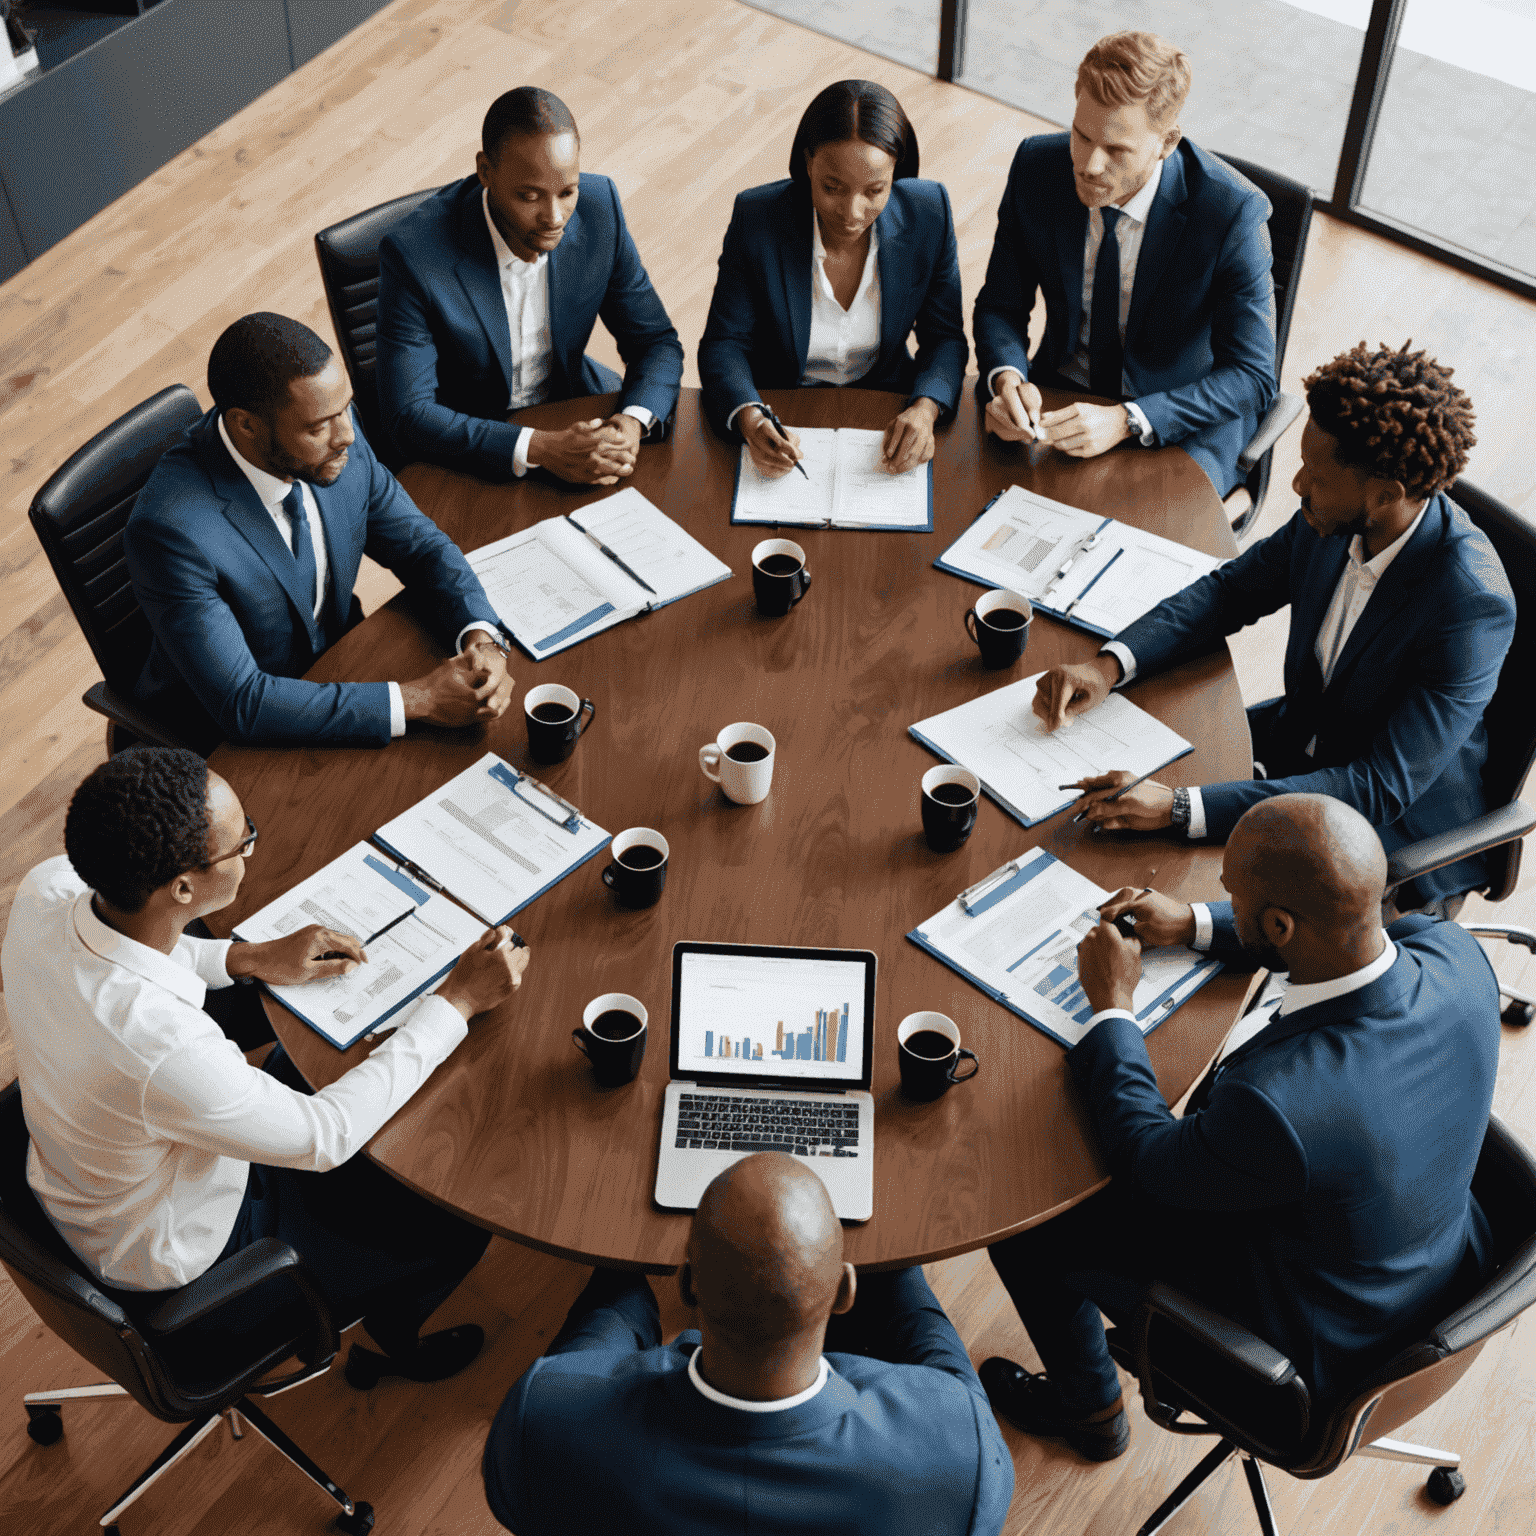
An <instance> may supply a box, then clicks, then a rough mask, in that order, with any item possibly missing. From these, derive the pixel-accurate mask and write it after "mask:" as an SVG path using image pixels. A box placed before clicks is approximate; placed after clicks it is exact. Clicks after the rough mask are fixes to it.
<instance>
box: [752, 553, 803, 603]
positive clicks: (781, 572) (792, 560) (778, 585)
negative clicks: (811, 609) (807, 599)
mask: <svg viewBox="0 0 1536 1536" xmlns="http://www.w3.org/2000/svg"><path fill="white" fill-rule="evenodd" d="M810 585H811V573H810V572H809V571H808V570H806V568H805V551H804V550H803V549H801V547H800V546H799V545H798V544H796V543H795V542H794V541H793V540H792V539H764V540H763V542H762V543H761V544H759V545H757V546H756V547H755V548H754V549H753V551H752V591H753V593H754V594H755V595H756V597H757V611H758V612H759V613H761V614H763V615H765V616H766V617H768V618H770V619H781V618H783V617H784V615H785V614H786V613H788V612H789V610H790V609H791V608H793V607H794V606H795V604H796V603H798V602H799V601H800V599H801V598H802V597H804V596H805V594H806V592H807V591H808V590H809V589H810Z"/></svg>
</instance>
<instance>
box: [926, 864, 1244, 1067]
mask: <svg viewBox="0 0 1536 1536" xmlns="http://www.w3.org/2000/svg"><path fill="white" fill-rule="evenodd" d="M984 884H985V887H986V894H985V895H984V896H982V897H981V898H980V899H973V900H971V901H969V902H967V900H966V898H965V897H964V896H957V897H956V898H955V899H954V900H953V901H952V902H950V904H949V905H948V906H947V907H945V908H944V910H943V911H942V912H935V913H934V915H933V916H932V917H930V918H929V919H928V920H927V921H926V922H922V923H919V924H918V925H917V927H916V928H914V929H913V930H912V931H911V932H910V933H909V934H908V935H907V937H908V938H909V939H911V940H912V942H913V943H914V944H917V945H920V946H921V947H922V948H923V949H926V950H927V951H928V952H929V954H931V955H934V956H936V957H937V958H938V959H940V960H942V961H943V962H944V963H945V965H947V966H949V967H951V969H953V970H956V971H958V972H959V973H960V974H961V975H962V976H964V977H965V978H966V980H968V981H971V982H974V983H975V984H976V985H977V986H978V987H980V988H981V990H982V991H983V992H985V993H987V994H988V996H990V997H993V998H995V999H996V1000H997V1001H998V1002H1000V1003H1001V1004H1002V1005H1003V1006H1004V1007H1005V1008H1008V1009H1011V1010H1012V1011H1013V1012H1014V1013H1016V1014H1018V1016H1019V1017H1020V1018H1021V1019H1024V1020H1026V1021H1027V1022H1029V1023H1030V1024H1033V1025H1034V1026H1035V1028H1036V1029H1038V1030H1041V1031H1042V1032H1043V1033H1045V1034H1047V1035H1049V1036H1050V1037H1051V1038H1052V1039H1053V1040H1059V1041H1060V1042H1061V1043H1062V1044H1063V1045H1065V1046H1068V1047H1070V1046H1074V1045H1076V1044H1077V1043H1078V1041H1079V1040H1081V1039H1082V1038H1083V1036H1084V1035H1085V1034H1087V1032H1088V1020H1089V1019H1091V1018H1092V1017H1093V1005H1092V1004H1091V1003H1090V1002H1089V1001H1088V999H1087V997H1086V996H1085V995H1084V994H1083V989H1082V986H1081V984H1080V983H1079V982H1078V978H1077V946H1078V945H1079V944H1080V943H1082V941H1083V937H1084V935H1085V934H1087V932H1088V930H1089V929H1090V928H1092V927H1094V926H1095V924H1097V923H1098V921H1099V912H1098V909H1099V906H1100V904H1101V903H1102V902H1105V901H1108V900H1109V897H1110V895H1111V892H1109V891H1106V890H1103V889H1102V888H1101V887H1099V886H1097V885H1095V884H1094V883H1093V881H1091V880H1089V879H1087V878H1086V877H1084V876H1083V875H1080V874H1078V872H1077V871H1076V870H1075V869H1073V868H1072V867H1071V866H1070V865H1068V864H1063V863H1062V862H1061V860H1060V859H1057V858H1055V857H1053V856H1052V855H1051V854H1049V853H1046V852H1045V850H1044V849H1036V850H1034V851H1033V852H1031V853H1027V854H1023V855H1021V856H1020V857H1019V858H1018V859H1015V860H1014V861H1013V862H1012V863H1011V864H1006V865H1004V866H1003V868H1002V869H1000V870H998V871H996V873H995V875H994V876H993V878H992V879H991V880H989V881H987V882H984ZM1221 968H1222V967H1221V961H1219V960H1212V959H1211V958H1210V957H1209V956H1208V955H1202V954H1200V953H1199V952H1198V951H1196V950H1193V949H1185V948H1183V947H1182V946H1179V945H1175V946H1170V947H1169V948H1166V949H1148V950H1144V951H1143V952H1142V956H1141V980H1140V981H1138V982H1137V983H1136V990H1135V992H1134V994H1133V995H1132V998H1131V1011H1132V1012H1133V1013H1134V1014H1135V1015H1136V1022H1137V1024H1138V1025H1140V1027H1141V1032H1142V1034H1147V1033H1148V1032H1149V1031H1151V1030H1153V1029H1156V1028H1157V1026H1158V1025H1159V1024H1161V1023H1162V1022H1163V1020H1164V1019H1166V1018H1167V1017H1168V1015H1169V1014H1170V1013H1172V1012H1173V1010H1174V1009H1175V1008H1177V1007H1178V1006H1179V1005H1180V1004H1181V1003H1183V1002H1186V1001H1188V999H1189V998H1191V997H1193V996H1194V994H1195V993H1196V992H1198V991H1199V990H1200V988H1201V987H1203V986H1204V985H1205V984H1206V982H1208V981H1209V980H1210V979H1211V977H1213V976H1214V975H1216V973H1217V972H1218V971H1220V970H1221Z"/></svg>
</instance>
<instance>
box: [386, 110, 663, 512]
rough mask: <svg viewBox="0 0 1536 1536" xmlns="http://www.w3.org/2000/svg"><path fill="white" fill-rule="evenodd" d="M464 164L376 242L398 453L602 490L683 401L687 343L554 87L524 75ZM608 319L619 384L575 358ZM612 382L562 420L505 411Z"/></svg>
mask: <svg viewBox="0 0 1536 1536" xmlns="http://www.w3.org/2000/svg"><path fill="white" fill-rule="evenodd" d="M481 145H482V147H481V150H480V152H479V153H478V154H477V155H476V156H475V174H474V175H473V176H468V177H466V178H465V179H464V180H463V181H460V182H455V183H453V185H451V186H447V187H444V188H443V189H442V191H440V192H438V193H436V194H435V195H434V196H432V197H429V198H428V199H427V200H426V201H425V202H424V203H423V204H422V205H421V206H420V207H419V208H418V209H417V210H416V211H415V212H414V213H413V214H412V215H411V216H410V217H409V218H407V219H405V220H403V221H402V222H401V224H400V225H399V226H398V227H397V228H396V229H394V230H393V231H392V232H391V233H390V234H388V235H386V236H385V238H384V240H383V242H382V244H381V246H380V249H379V372H378V382H379V405H380V409H381V411H382V414H383V418H384V421H385V424H386V428H387V430H388V431H389V432H390V433H391V434H392V435H393V437H394V441H395V445H396V447H397V448H398V449H399V451H400V452H401V453H402V454H404V455H406V456H407V457H410V458H418V459H426V460H428V461H429V462H431V463H434V464H445V465H447V466H448V468H450V469H458V470H462V471H464V472H465V473H466V474H471V475H477V476H479V478H480V479H482V480H510V479H512V478H513V477H514V476H522V475H525V474H526V473H527V472H528V470H530V469H535V468H543V469H546V470H548V471H550V472H551V473H552V474H556V475H558V476H560V478H561V479H563V480H572V481H577V482H579V483H581V484H597V485H611V484H613V483H614V482H615V481H616V480H617V479H618V478H619V477H620V476H622V475H627V474H629V473H630V472H631V471H632V470H633V469H634V465H635V455H636V453H637V452H638V451H639V448H640V444H641V442H642V440H645V439H649V440H652V441H655V440H658V439H660V438H662V437H664V436H665V435H666V434H667V432H668V431H669V430H670V427H671V421H672V416H673V413H674V412H675V410H676V408H677V389H678V384H679V383H680V382H681V380H682V377H683V348H682V345H681V343H680V342H679V341H678V339H677V331H676V330H675V329H674V328H673V325H672V322H671V321H670V320H669V319H668V318H667V312H666V310H665V309H664V308H662V303H661V300H660V299H659V298H657V296H656V291H655V289H653V288H652V287H651V280H650V278H649V277H647V276H646V272H645V268H644V267H643V266H642V265H641V262H640V253H639V252H638V251H637V250H636V249H635V242H634V241H633V240H632V239H631V238H630V234H629V229H628V228H627V226H626V225H625V223H624V210H623V209H622V208H621V207H620V206H619V194H618V191H617V189H616V188H615V187H614V185H613V183H612V182H611V181H610V180H609V179H608V178H607V177H606V176H584V175H582V174H581V168H580V154H581V142H580V138H579V136H578V135H577V132H576V122H575V119H574V118H572V116H571V113H570V110H569V108H567V107H566V105H565V103H564V102H562V101H561V100H560V99H559V97H557V96H553V95H551V94H550V93H549V92H548V91H545V90H540V89H539V88H538V87H537V86H530V85H525V86H519V87H518V88H517V89H516V90H514V91H508V92H507V93H506V94H505V95H503V96H500V97H498V98H497V99H496V101H494V102H493V103H492V104H491V109H490V111H489V112H487V113H486V115H485V124H484V127H483V128H482V130H481ZM599 316H601V318H602V321H603V324H604V325H605V326H607V328H608V330H609V331H610V332H611V333H612V335H613V338H614V340H615V341H616V342H617V343H618V346H619V353H620V355H621V356H622V357H623V359H624V363H625V372H624V378H623V380H622V381H621V380H620V378H619V376H618V375H617V374H616V373H614V371H613V370H612V369H611V368H605V367H604V366H603V365H602V364H601V363H597V362H594V361H593V360H592V359H591V358H590V357H586V356H584V355H583V349H584V348H585V347H586V345H587V342H588V340H589V339H590V338H591V335H592V327H593V326H594V325H595V324H596V322H597V320H598V318H599ZM613 390H618V391H619V392H620V393H619V409H618V411H617V412H616V413H615V414H614V415H612V416H610V417H608V419H607V420H606V421H604V420H603V419H602V418H600V417H598V418H594V419H593V420H591V421H582V422H578V423H576V425H575V426H572V427H569V428H567V429H566V430H564V431H560V432H542V431H534V430H532V429H531V428H528V427H520V426H518V425H516V424H515V423H513V422H510V421H509V420H508V419H507V418H508V413H509V412H512V411H518V410H521V409H522V408H523V407H524V406H529V405H537V404H539V403H540V402H541V401H544V400H571V399H576V398H578V397H580V396H583V395H599V394H605V393H608V392H610V391H613Z"/></svg>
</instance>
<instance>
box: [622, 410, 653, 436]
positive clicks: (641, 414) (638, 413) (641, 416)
mask: <svg viewBox="0 0 1536 1536" xmlns="http://www.w3.org/2000/svg"><path fill="white" fill-rule="evenodd" d="M619 415H621V416H633V417H634V418H635V420H636V421H638V422H639V423H640V425H641V426H642V427H644V428H645V430H646V431H647V432H649V431H650V430H651V425H652V423H653V422H654V421H655V420H656V417H655V416H654V415H653V414H652V413H651V412H650V411H648V410H646V408H645V407H644V406H643V405H626V406H625V407H624V409H623V410H622V411H620V412H619Z"/></svg>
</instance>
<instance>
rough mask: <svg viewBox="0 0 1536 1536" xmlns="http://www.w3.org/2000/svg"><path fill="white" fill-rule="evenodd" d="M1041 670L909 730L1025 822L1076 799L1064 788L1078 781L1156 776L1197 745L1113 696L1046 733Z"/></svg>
mask: <svg viewBox="0 0 1536 1536" xmlns="http://www.w3.org/2000/svg"><path fill="white" fill-rule="evenodd" d="M1044 676H1045V674H1044V673H1043V672H1036V673H1035V675H1034V676H1033V677H1026V678H1023V679H1021V680H1020V681H1019V682H1017V683H1010V684H1009V685H1008V686H1007V687H1006V688H998V689H996V690H995V691H994V692H992V693H984V694H982V695H981V697H980V698H975V699H972V700H970V701H969V702H968V703H965V704H958V705H956V706H955V708H954V709H946V710H945V711H944V713H943V714H941V715H930V716H929V717H928V718H927V719H926V720H919V721H918V722H917V724H916V725H914V726H910V727H909V730H910V731H911V733H912V735H913V736H915V737H916V738H917V740H919V741H920V742H922V744H923V745H924V746H925V747H927V748H928V750H929V751H930V752H936V753H937V754H938V755H939V756H940V757H942V758H945V759H946V760H947V761H949V762H951V763H958V764H959V765H960V766H961V767H962V768H969V769H970V770H971V772H972V773H974V774H975V775H976V777H977V778H978V779H980V780H981V787H982V788H983V789H984V790H985V791H986V792H987V793H988V794H989V795H990V796H991V797H992V798H993V799H994V800H995V801H996V802H997V803H998V804H999V805H1000V806H1002V808H1003V809H1004V810H1005V811H1007V812H1008V814H1009V815H1010V816H1014V817H1017V818H1018V820H1020V821H1022V822H1023V823H1024V825H1025V826H1026V827H1032V826H1034V825H1035V823H1036V822H1039V821H1044V820H1045V819H1046V817H1047V816H1054V815H1055V814H1056V812H1057V811H1060V810H1063V809H1065V808H1066V807H1067V806H1069V805H1071V804H1072V802H1073V801H1074V800H1076V799H1078V798H1079V794H1078V792H1077V791H1076V790H1072V789H1062V788H1060V786H1061V785H1063V784H1075V783H1076V782H1077V781H1078V780H1079V779H1082V778H1086V777H1090V776H1092V775H1095V774H1100V773H1109V772H1110V771H1111V770H1113V769H1116V768H1124V769H1125V770H1126V771H1127V772H1128V773H1130V774H1132V775H1140V774H1143V773H1156V772H1157V771H1158V770H1159V769H1161V768H1166V767H1167V766H1168V764H1169V763H1171V762H1174V761H1176V760H1177V759H1178V758H1181V757H1183V756H1184V755H1185V754H1186V753H1188V752H1192V751H1193V750H1194V748H1193V747H1191V745H1190V744H1189V743H1188V742H1187V741H1185V739H1184V738H1183V737H1182V736H1180V735H1179V733H1178V732H1177V731H1173V730H1170V729H1169V728H1168V727H1167V726H1166V725H1164V724H1163V723H1162V721H1160V720H1155V719H1153V717H1152V716H1151V715H1149V714H1148V713H1147V712H1146V710H1144V709H1138V708H1137V707H1136V705H1134V704H1132V703H1131V701H1130V700H1129V699H1128V698H1126V696H1125V695H1124V694H1123V693H1111V694H1110V696H1109V697H1108V698H1107V699H1105V700H1104V702H1103V703H1102V704H1100V705H1099V706H1098V707H1097V708H1096V709H1091V710H1089V711H1088V712H1087V713H1086V714H1081V715H1073V716H1072V717H1071V718H1069V719H1068V721H1067V723H1066V724H1065V725H1063V726H1061V727H1060V728H1059V729H1058V730H1055V731H1047V730H1046V729H1045V726H1044V724H1043V723H1042V722H1041V720H1040V717H1039V716H1038V715H1036V714H1035V711H1034V707H1033V706H1034V699H1035V685H1036V684H1037V683H1038V682H1039V681H1040V679H1041V678H1042V677H1044Z"/></svg>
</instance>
